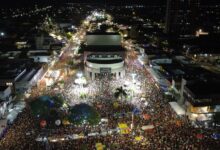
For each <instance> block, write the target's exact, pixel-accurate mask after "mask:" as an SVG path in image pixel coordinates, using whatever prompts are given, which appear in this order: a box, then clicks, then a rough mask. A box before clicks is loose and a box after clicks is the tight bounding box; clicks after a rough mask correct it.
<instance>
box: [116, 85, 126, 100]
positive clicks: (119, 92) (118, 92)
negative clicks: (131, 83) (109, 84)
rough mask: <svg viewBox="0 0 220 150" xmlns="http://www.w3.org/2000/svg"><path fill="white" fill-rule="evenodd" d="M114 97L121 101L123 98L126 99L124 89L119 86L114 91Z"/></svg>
mask: <svg viewBox="0 0 220 150" xmlns="http://www.w3.org/2000/svg"><path fill="white" fill-rule="evenodd" d="M115 97H116V98H119V97H120V98H121V99H123V97H125V98H126V97H127V91H126V90H125V89H123V87H122V86H121V87H119V88H117V89H116V91H115Z"/></svg>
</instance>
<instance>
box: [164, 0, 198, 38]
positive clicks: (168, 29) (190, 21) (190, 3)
mask: <svg viewBox="0 0 220 150" xmlns="http://www.w3.org/2000/svg"><path fill="white" fill-rule="evenodd" d="M198 11H199V0H167V6H166V17H165V33H167V34H174V35H182V34H183V35H184V34H195V32H196V28H197V25H196V23H197V20H198V17H199V14H198Z"/></svg>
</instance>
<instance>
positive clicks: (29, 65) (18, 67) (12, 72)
mask: <svg viewBox="0 0 220 150" xmlns="http://www.w3.org/2000/svg"><path fill="white" fill-rule="evenodd" d="M0 68H1V71H2V72H1V74H0V86H2V87H5V86H9V87H10V88H11V93H12V94H14V93H15V92H18V93H25V92H28V90H30V89H31V88H32V87H33V86H35V85H37V82H38V81H39V80H40V79H41V78H42V76H43V75H44V73H45V70H44V69H43V64H42V63H34V62H33V60H31V59H2V60H1V63H0Z"/></svg>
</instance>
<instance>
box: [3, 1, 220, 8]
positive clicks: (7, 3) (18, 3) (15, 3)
mask: <svg viewBox="0 0 220 150" xmlns="http://www.w3.org/2000/svg"><path fill="white" fill-rule="evenodd" d="M105 1H106V2H107V3H114V4H131V3H137V4H146V5H164V4H166V0H1V2H0V3H1V4H0V6H2V7H5V6H8V7H10V6H31V5H34V4H40V5H41V4H45V5H47V4H59V3H65V2H77V3H79V2H80V3H99V4H100V3H104V2H105ZM200 1H201V3H202V4H220V0H200Z"/></svg>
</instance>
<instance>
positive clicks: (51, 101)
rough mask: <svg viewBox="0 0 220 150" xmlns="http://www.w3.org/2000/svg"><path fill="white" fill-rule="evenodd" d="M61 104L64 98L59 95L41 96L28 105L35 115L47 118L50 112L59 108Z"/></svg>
mask: <svg viewBox="0 0 220 150" xmlns="http://www.w3.org/2000/svg"><path fill="white" fill-rule="evenodd" d="M63 104H64V100H63V99H62V98H61V97H60V96H55V97H50V96H41V97H39V98H38V99H36V100H35V101H32V102H31V103H30V104H29V105H30V108H31V112H32V113H33V115H34V116H35V117H38V118H43V119H49V118H50V117H51V116H52V115H51V114H54V113H53V112H55V111H54V110H59V109H60V108H61V107H62V106H63ZM51 111H52V113H51Z"/></svg>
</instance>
